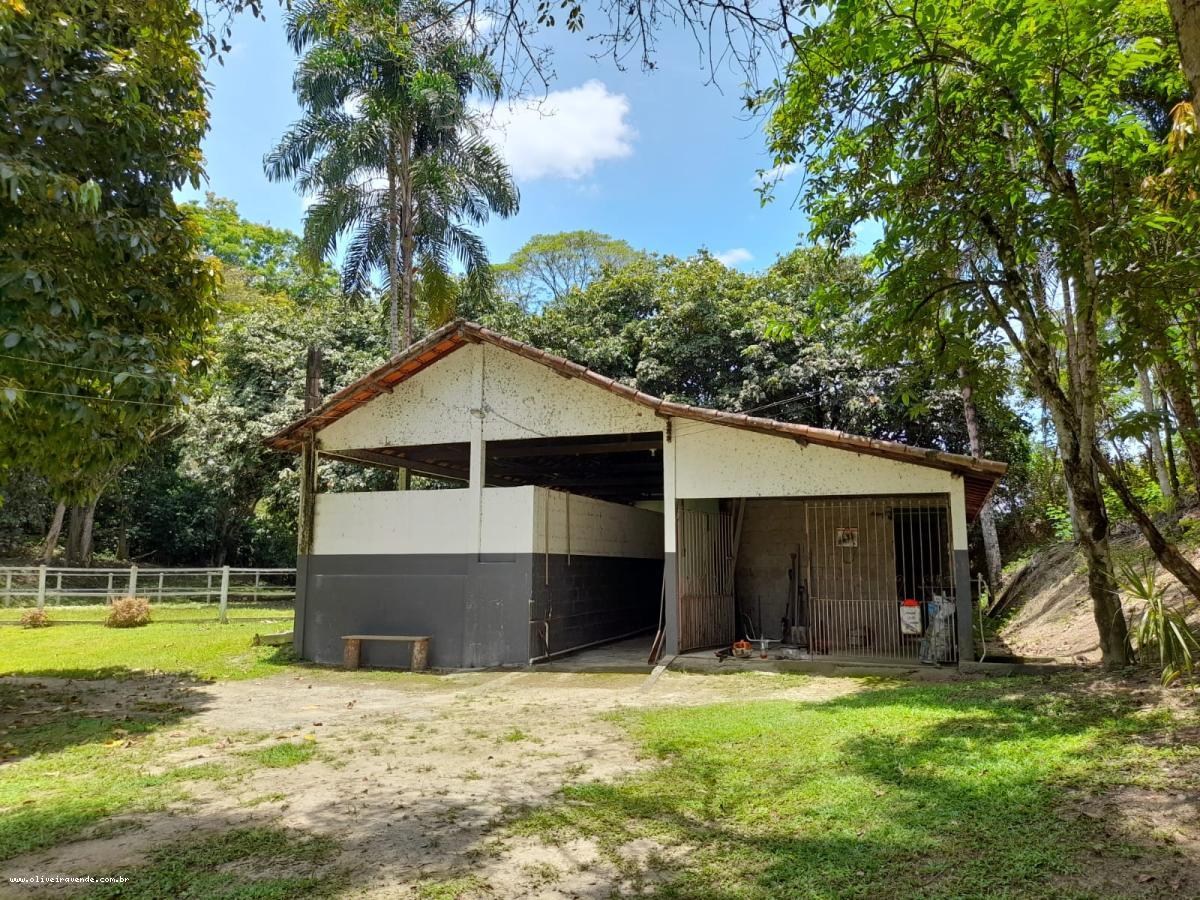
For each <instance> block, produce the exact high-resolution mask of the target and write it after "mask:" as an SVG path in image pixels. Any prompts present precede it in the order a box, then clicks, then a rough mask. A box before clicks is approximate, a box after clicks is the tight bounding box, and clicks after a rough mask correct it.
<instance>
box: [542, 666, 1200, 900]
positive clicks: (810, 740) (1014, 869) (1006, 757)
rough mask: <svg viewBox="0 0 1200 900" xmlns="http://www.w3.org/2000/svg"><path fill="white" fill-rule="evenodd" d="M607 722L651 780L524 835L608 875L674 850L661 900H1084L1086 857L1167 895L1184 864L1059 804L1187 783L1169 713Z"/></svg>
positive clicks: (870, 710)
mask: <svg viewBox="0 0 1200 900" xmlns="http://www.w3.org/2000/svg"><path fill="white" fill-rule="evenodd" d="M619 718H620V721H622V722H623V723H624V725H626V726H627V727H628V728H629V730H630V731H631V733H632V734H633V735H634V736H635V737H636V738H637V740H638V741H639V742H640V743H641V744H642V745H643V746H644V748H645V751H646V752H647V753H648V754H650V755H652V756H654V757H657V758H658V759H659V760H660V761H661V765H660V766H659V767H657V768H655V769H653V770H651V771H649V772H647V773H646V774H643V775H639V776H636V777H633V778H630V779H627V780H624V781H619V782H617V783H615V784H600V783H595V784H587V785H582V786H576V787H571V788H568V789H567V790H566V791H565V792H564V797H563V802H562V803H561V804H560V805H559V806H557V807H554V808H551V809H548V810H544V811H540V812H537V813H534V814H531V815H530V816H529V817H528V818H526V819H525V820H524V821H523V823H521V825H520V826H519V829H520V830H521V831H523V832H526V833H533V834H537V835H540V836H541V837H542V838H544V839H546V840H550V841H561V840H563V839H566V838H569V837H570V836H572V835H584V836H588V837H591V838H593V839H595V840H597V841H599V842H600V843H601V845H602V846H604V847H606V848H608V850H609V851H612V852H613V853H614V858H617V856H616V854H615V851H616V848H618V847H620V846H621V845H623V844H626V843H627V842H629V841H633V840H636V839H638V838H643V837H649V838H652V839H654V840H657V841H659V842H661V843H663V844H665V845H667V846H668V847H672V846H674V847H678V848H683V850H682V853H681V854H680V860H681V861H679V862H676V863H670V862H668V863H666V864H664V872H665V873H666V880H665V882H663V883H661V884H660V885H659V886H657V888H656V891H657V893H658V895H660V896H663V897H697V898H699V897H714V898H734V897H738V898H764V900H765V898H775V897H916V896H920V897H947V898H949V897H1072V896H1078V897H1085V896H1096V894H1095V893H1093V891H1092V890H1091V889H1089V888H1088V887H1087V884H1088V878H1089V877H1091V875H1093V874H1094V869H1095V867H1096V865H1097V863H1098V861H1100V860H1108V861H1109V863H1108V864H1109V865H1113V866H1116V867H1117V869H1116V870H1117V871H1118V873H1119V877H1122V878H1126V877H1127V883H1128V885H1129V887H1130V895H1134V894H1138V890H1137V889H1138V888H1139V884H1140V883H1139V882H1138V881H1137V880H1136V879H1137V878H1138V876H1139V875H1141V874H1142V873H1149V874H1151V875H1155V876H1156V877H1157V879H1158V881H1159V883H1160V884H1163V883H1166V882H1167V881H1169V878H1167V877H1164V876H1165V875H1166V874H1167V873H1169V872H1170V871H1171V869H1172V867H1173V866H1174V868H1175V869H1176V870H1178V859H1177V858H1176V857H1175V855H1174V854H1175V853H1177V852H1178V851H1177V850H1173V849H1172V848H1170V847H1166V846H1158V845H1154V844H1153V843H1152V842H1150V841H1143V842H1138V841H1132V840H1130V839H1128V838H1127V837H1122V836H1121V835H1120V832H1119V830H1118V829H1113V828H1112V827H1111V825H1106V823H1105V822H1104V821H1098V820H1097V819H1095V818H1090V817H1088V816H1086V815H1083V814H1082V813H1081V812H1080V811H1079V808H1075V809H1074V810H1073V808H1072V805H1071V798H1073V797H1080V796H1087V795H1089V794H1093V793H1096V792H1100V791H1102V790H1103V789H1105V788H1106V787H1107V786H1110V783H1111V784H1129V783H1134V784H1138V785H1140V786H1143V787H1151V788H1159V789H1163V790H1168V789H1169V790H1171V791H1178V790H1188V789H1192V790H1194V789H1195V788H1197V787H1198V786H1200V779H1198V778H1197V776H1196V773H1197V772H1200V749H1198V748H1197V747H1196V746H1195V742H1194V740H1192V741H1190V742H1189V741H1186V740H1181V741H1180V742H1179V743H1173V742H1172V741H1171V740H1170V739H1166V740H1164V739H1163V737H1164V734H1166V735H1169V734H1170V733H1171V732H1172V730H1173V729H1175V728H1177V727H1180V725H1181V723H1179V722H1176V721H1175V720H1174V719H1173V717H1172V715H1171V714H1170V713H1168V712H1167V711H1165V710H1164V709H1162V708H1151V709H1149V710H1146V709H1143V708H1142V707H1141V701H1139V700H1138V699H1136V698H1135V697H1133V696H1132V692H1129V691H1125V690H1116V691H1112V692H1110V693H1107V694H1103V695H1102V694H1098V693H1095V692H1094V691H1093V690H1092V689H1091V688H1090V687H1089V686H1088V684H1087V683H1085V682H1076V681H1071V680H1069V679H1058V680H1050V681H1048V682H1041V681H1035V680H1033V679H1028V680H1023V681H1017V682H1014V681H1012V680H998V681H992V682H984V683H975V684H952V685H937V686H915V685H898V686H890V687H882V688H876V689H872V690H868V691H865V692H863V693H861V694H858V695H853V696H850V697H847V698H842V699H837V700H832V701H828V702H824V703H819V704H803V703H790V702H751V703H741V704H737V705H719V706H710V707H701V708H691V709H663V710H655V711H652V712H642V713H627V714H623V715H621V716H620V717H619ZM1196 721H1197V720H1196V719H1195V718H1191V719H1190V727H1191V728H1192V729H1194V728H1195V723H1196ZM1193 733H1194V730H1193ZM1151 736H1154V739H1153V740H1150V739H1149V738H1150V737H1151ZM1181 766H1183V767H1186V768H1187V770H1188V771H1190V772H1191V773H1192V774H1191V775H1190V776H1188V778H1184V777H1183V776H1180V775H1179V774H1178V767H1181Z"/></svg>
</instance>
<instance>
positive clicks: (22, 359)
mask: <svg viewBox="0 0 1200 900" xmlns="http://www.w3.org/2000/svg"><path fill="white" fill-rule="evenodd" d="M0 357H2V358H4V359H15V360H18V361H20V362H30V363H35V364H37V365H39V366H55V367H57V368H60V369H76V370H78V371H80V372H95V373H96V374H97V375H123V374H126V373H124V372H114V371H112V370H111V369H93V368H90V367H89V366H76V365H72V364H71V363H60V362H51V361H50V360H48V359H34V358H33V357H31V356H14V355H13V354H11V353H0Z"/></svg>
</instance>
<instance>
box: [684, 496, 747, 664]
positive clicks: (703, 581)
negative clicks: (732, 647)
mask: <svg viewBox="0 0 1200 900" xmlns="http://www.w3.org/2000/svg"><path fill="white" fill-rule="evenodd" d="M676 521H677V523H678V525H677V528H678V533H677V538H678V539H677V544H678V559H679V650H680V652H686V651H688V650H699V649H702V648H704V647H719V646H721V645H728V644H731V643H733V640H734V632H735V630H736V629H735V622H734V615H735V613H734V600H733V569H734V540H735V538H734V517H733V516H731V515H729V514H727V513H707V512H699V511H697V510H688V509H681V510H679V513H678V515H677V518H676Z"/></svg>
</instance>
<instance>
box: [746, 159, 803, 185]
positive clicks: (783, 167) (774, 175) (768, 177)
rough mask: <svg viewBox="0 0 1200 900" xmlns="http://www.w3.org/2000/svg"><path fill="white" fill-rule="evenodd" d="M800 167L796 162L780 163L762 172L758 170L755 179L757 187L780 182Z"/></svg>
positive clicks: (754, 183)
mask: <svg viewBox="0 0 1200 900" xmlns="http://www.w3.org/2000/svg"><path fill="white" fill-rule="evenodd" d="M797 168H799V167H798V166H797V165H796V164H795V163H780V164H779V165H777V166H775V168H773V169H764V170H763V171H761V172H756V173H755V175H754V179H753V182H752V183H753V185H754V186H755V187H762V186H763V185H767V184H778V183H779V182H781V181H783V180H784V179H785V178H787V177H788V176H789V175H791V174H792V173H793V172H795V171H796V169H797Z"/></svg>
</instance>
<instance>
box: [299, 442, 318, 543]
mask: <svg viewBox="0 0 1200 900" xmlns="http://www.w3.org/2000/svg"><path fill="white" fill-rule="evenodd" d="M316 482H317V447H316V436H315V435H314V434H313V433H312V432H311V431H310V432H308V433H307V434H306V435H305V436H304V446H303V447H301V449H300V521H299V523H298V526H297V528H296V555H297V556H307V555H308V554H309V553H311V552H312V545H313V518H314V516H315V514H316V509H317V490H316V487H317V485H316Z"/></svg>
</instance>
